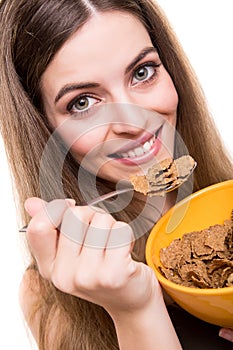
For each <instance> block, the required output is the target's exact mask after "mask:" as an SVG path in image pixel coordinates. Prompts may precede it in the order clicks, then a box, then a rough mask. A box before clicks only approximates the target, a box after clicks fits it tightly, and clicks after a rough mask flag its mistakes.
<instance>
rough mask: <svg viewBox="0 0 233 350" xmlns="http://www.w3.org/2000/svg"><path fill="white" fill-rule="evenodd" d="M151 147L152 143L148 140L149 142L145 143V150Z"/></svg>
mask: <svg viewBox="0 0 233 350" xmlns="http://www.w3.org/2000/svg"><path fill="white" fill-rule="evenodd" d="M152 145H153V140H152ZM150 148H151V144H150V142H148V141H147V142H146V143H145V144H144V145H143V149H144V150H145V151H149V150H150Z"/></svg>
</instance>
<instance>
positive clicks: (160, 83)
mask: <svg viewBox="0 0 233 350" xmlns="http://www.w3.org/2000/svg"><path fill="white" fill-rule="evenodd" d="M41 91H42V99H43V104H44V108H45V111H46V114H47V117H48V119H49V122H50V124H51V125H52V127H53V128H54V129H57V131H58V132H59V134H61V136H62V137H63V139H64V141H65V142H66V143H67V145H68V146H69V147H70V151H71V153H72V154H73V156H74V157H75V158H76V160H77V161H78V162H79V163H80V164H82V166H83V167H85V168H87V169H88V170H89V171H91V172H94V173H95V174H96V175H97V174H98V176H100V177H102V178H104V179H108V180H111V181H113V182H117V181H119V180H120V179H127V178H128V177H129V175H130V174H138V173H141V172H142V171H145V170H146V169H147V168H148V167H149V166H150V165H151V164H152V163H155V162H158V161H161V160H162V159H164V158H166V157H169V156H172V155H173V148H174V134H175V125H176V110H177V104H178V96H177V92H176V90H175V87H174V85H173V82H172V80H171V78H170V76H169V74H168V72H167V71H166V69H165V68H164V66H163V65H162V63H161V61H160V58H159V55H158V53H157V51H156V49H155V48H154V47H153V44H152V42H151V39H150V37H149V35H148V33H147V31H146V29H145V27H144V26H143V25H142V23H141V22H140V21H139V20H138V19H137V18H135V17H134V16H132V15H131V14H127V13H123V12H107V13H96V14H95V15H94V16H93V17H92V18H91V19H90V20H89V21H88V22H87V23H86V24H85V25H84V26H83V27H82V28H81V29H79V30H78V31H77V32H76V33H75V34H74V35H73V36H71V37H70V38H69V40H68V41H67V42H66V43H65V44H64V45H63V47H62V48H61V49H60V50H59V51H58V53H57V54H56V56H55V57H54V59H53V61H52V62H51V63H50V64H49V66H48V67H47V69H46V71H45V72H44V74H43V76H42V79H41Z"/></svg>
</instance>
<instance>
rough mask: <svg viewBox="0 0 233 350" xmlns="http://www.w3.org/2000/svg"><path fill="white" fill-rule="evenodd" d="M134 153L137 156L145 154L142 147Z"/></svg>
mask: <svg viewBox="0 0 233 350" xmlns="http://www.w3.org/2000/svg"><path fill="white" fill-rule="evenodd" d="M134 152H135V154H136V156H142V155H143V154H144V151H143V148H142V147H138V148H135V150H134Z"/></svg>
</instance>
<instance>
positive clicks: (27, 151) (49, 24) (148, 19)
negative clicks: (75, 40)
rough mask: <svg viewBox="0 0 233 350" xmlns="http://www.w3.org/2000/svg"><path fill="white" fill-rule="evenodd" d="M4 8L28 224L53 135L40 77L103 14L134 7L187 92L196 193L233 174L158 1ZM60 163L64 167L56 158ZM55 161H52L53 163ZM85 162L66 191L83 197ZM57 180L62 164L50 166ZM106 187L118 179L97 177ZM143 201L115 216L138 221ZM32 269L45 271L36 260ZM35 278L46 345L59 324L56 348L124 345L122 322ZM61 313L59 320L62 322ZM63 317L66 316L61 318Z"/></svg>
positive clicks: (6, 96)
mask: <svg viewBox="0 0 233 350" xmlns="http://www.w3.org/2000/svg"><path fill="white" fill-rule="evenodd" d="M0 6H1V8H0V21H1V38H0V70H1V73H0V127H1V133H2V136H3V138H4V140H5V147H6V152H7V156H8V160H9V164H10V166H11V170H12V174H13V178H14V182H15V185H16V189H17V199H18V202H19V210H20V212H21V217H22V221H23V222H24V223H27V222H28V220H29V218H28V217H27V215H26V213H25V211H24V207H23V203H24V201H25V200H26V198H28V197H31V196H40V194H41V188H40V186H41V184H40V183H39V182H40V181H39V174H40V160H41V156H42V153H43V150H44V147H45V145H46V143H47V141H48V139H49V137H50V135H51V133H52V132H53V130H52V129H51V127H50V125H49V124H48V121H47V118H46V115H45V113H44V110H43V105H42V102H41V94H40V78H41V76H42V74H43V73H44V71H45V70H46V67H47V66H48V64H49V63H50V62H51V60H52V59H53V57H54V55H55V54H56V53H57V51H58V50H59V49H60V48H61V46H62V45H63V44H64V43H65V41H66V40H67V39H68V38H69V37H70V36H71V35H72V34H73V33H74V32H75V31H77V30H78V29H79V28H80V27H81V26H82V25H83V24H84V23H86V22H87V21H88V19H89V18H90V16H92V15H93V14H94V12H95V11H100V12H101V11H102V12H103V11H110V10H117V11H127V12H129V13H131V14H133V15H135V16H136V17H137V18H138V19H139V20H140V21H141V22H142V23H143V25H144V26H145V27H146V29H147V31H148V33H149V35H150V37H151V40H152V42H153V44H154V46H155V47H156V48H157V50H158V53H159V56H160V58H161V61H162V63H163V65H164V66H165V68H166V69H167V71H168V73H169V74H170V76H171V78H172V80H173V82H174V85H175V87H176V90H177V93H178V96H179V105H178V111H177V130H178V133H179V134H180V135H181V137H182V139H183V140H184V143H185V145H186V146H187V149H188V152H189V153H190V154H191V155H192V156H193V157H194V158H195V160H196V161H197V163H198V167H197V170H196V171H195V177H194V190H198V189H200V188H203V187H205V186H208V185H210V184H213V183H216V182H219V181H224V180H227V179H230V178H232V175H233V171H232V170H233V169H232V163H231V161H230V160H229V158H228V157H227V155H226V152H225V150H224V147H223V145H222V143H221V141H220V138H219V135H218V133H217V131H216V129H215V126H214V124H213V121H212V119H211V117H210V115H209V112H208V110H207V107H206V103H205V97H204V95H203V92H202V90H201V88H200V87H199V84H198V80H197V78H196V76H195V74H194V73H193V71H192V68H191V67H190V65H189V62H188V60H187V59H186V57H185V55H184V53H183V51H182V49H181V47H180V45H179V42H178V41H177V39H176V37H175V35H174V33H173V31H172V30H171V28H170V26H169V24H168V22H167V20H166V17H165V15H164V14H163V12H162V10H161V9H160V8H159V6H158V5H156V4H155V3H154V1H152V0H86V1H84V0H3V1H2V3H1V5H0ZM54 147H55V148H56V152H55V154H56V157H57V161H59V159H60V157H63V156H64V150H63V145H62V143H61V142H60V141H59V140H58V141H57V142H55V144H54ZM52 163H53V164H56V161H55V162H54V159H53V162H52ZM52 163H51V164H52ZM78 169H79V166H78V164H76V163H75V161H74V160H73V158H72V156H71V155H70V154H68V155H67V157H66V160H65V163H64V171H63V179H62V181H63V191H64V193H65V195H66V196H67V197H71V198H75V199H76V201H77V203H78V202H79V201H80V200H81V197H80V193H79V189H78V186H74V183H75V182H76V181H77V171H78ZM49 171H51V175H50V176H51V177H52V176H53V172H55V171H56V168H54V169H50V170H49V167H48V172H49ZM97 187H98V188H99V189H100V191H103V192H105V191H107V190H108V189H109V188H111V187H112V184H110V183H106V182H103V181H102V180H101V179H97ZM44 188H45V197H46V198H45V199H47V200H52V199H54V198H58V197H60V196H61V195H62V194H61V190H60V183H56V181H54V182H53V185H52V186H49V187H48V186H46V185H45V187H44ZM137 210H138V209H137V206H136V205H133V206H132V207H131V208H129V209H128V210H127V211H126V210H124V211H122V212H120V213H118V214H115V216H116V218H117V219H120V220H125V221H128V222H129V221H130V220H131V218H133V217H134V216H135V215H136V214H137ZM145 242H146V235H145V236H144V237H142V238H141V239H140V240H138V242H137V243H136V244H135V258H136V259H138V260H141V261H142V260H144V249H145ZM30 268H34V269H35V270H37V267H36V264H35V262H34V260H33V257H32V264H31V266H30ZM36 275H37V278H36V280H34V281H33V283H37V284H38V286H39V288H40V295H39V296H38V302H37V303H36V304H35V307H34V309H33V310H32V317H34V315H35V314H36V312H37V311H38V310H39V314H40V339H39V348H40V349H48V343H47V341H48V337H49V332H50V329H51V327H52V324H53V327H56V330H55V331H56V337H54V339H53V345H52V344H50V345H49V348H50V349H62V350H64V349H69V350H72V349H90V350H91V349H98V350H100V349H101V350H104V349H106V350H107V349H108V350H110V349H118V343H117V338H116V334H115V329H114V325H113V323H112V320H111V319H110V317H109V316H108V314H107V313H106V312H105V310H103V309H102V308H101V307H98V306H97V305H93V304H91V303H89V302H86V301H85V300H81V299H79V298H76V297H73V296H69V295H66V294H64V293H62V292H60V291H58V290H57V289H56V288H54V286H53V285H52V284H51V283H49V282H47V281H44V280H43V279H42V278H41V277H40V275H39V274H36ZM54 315H56V317H57V321H55V322H54V317H55V316H54ZM59 320H60V321H59Z"/></svg>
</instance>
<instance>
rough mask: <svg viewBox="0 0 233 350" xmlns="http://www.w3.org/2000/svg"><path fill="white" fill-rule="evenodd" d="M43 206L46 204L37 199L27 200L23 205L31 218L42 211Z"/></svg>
mask: <svg viewBox="0 0 233 350" xmlns="http://www.w3.org/2000/svg"><path fill="white" fill-rule="evenodd" d="M45 205H46V202H45V201H44V200H43V199H41V198H37V197H32V198H28V199H27V200H26V201H25V203H24V207H25V209H26V211H27V212H28V214H29V215H30V216H31V217H33V216H34V215H35V214H36V213H38V212H39V211H40V210H41V209H43V208H44V206H45Z"/></svg>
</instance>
